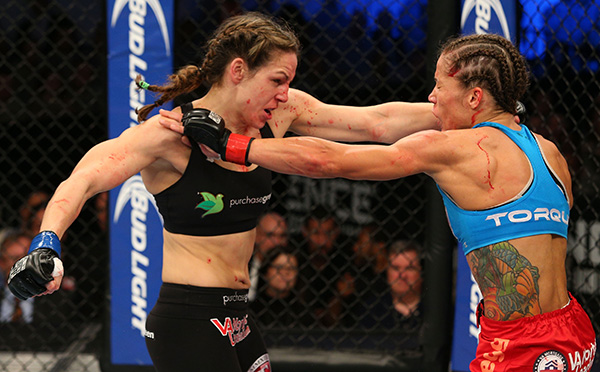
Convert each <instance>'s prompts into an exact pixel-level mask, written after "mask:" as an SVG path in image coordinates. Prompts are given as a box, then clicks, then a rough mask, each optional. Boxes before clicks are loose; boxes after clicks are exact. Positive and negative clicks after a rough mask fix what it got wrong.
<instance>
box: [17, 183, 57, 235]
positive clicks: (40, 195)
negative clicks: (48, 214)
mask: <svg viewBox="0 0 600 372" xmlns="http://www.w3.org/2000/svg"><path fill="white" fill-rule="evenodd" d="M49 200H50V194H49V193H47V192H46V191H43V190H35V191H33V192H32V193H30V194H29V196H28V197H27V200H25V202H24V203H23V205H22V206H21V208H20V209H19V216H20V217H21V222H20V228H21V229H22V230H23V231H26V232H28V233H29V234H33V235H31V236H35V235H36V234H37V233H39V227H40V223H41V220H40V216H37V217H36V216H35V215H36V214H38V212H39V210H40V209H41V208H45V206H46V204H48V201H49ZM42 214H43V212H42ZM36 227H37V229H38V231H33V229H35V228H36Z"/></svg>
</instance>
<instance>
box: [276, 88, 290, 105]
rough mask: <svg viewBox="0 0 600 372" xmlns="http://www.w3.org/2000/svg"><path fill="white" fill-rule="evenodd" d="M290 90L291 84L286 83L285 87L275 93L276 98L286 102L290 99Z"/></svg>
mask: <svg viewBox="0 0 600 372" xmlns="http://www.w3.org/2000/svg"><path fill="white" fill-rule="evenodd" d="M289 90H290V86H289V84H286V85H285V86H284V87H283V89H282V90H281V91H280V92H279V93H277V95H275V99H276V100H278V101H279V102H283V103H286V102H287V101H288V91H289Z"/></svg>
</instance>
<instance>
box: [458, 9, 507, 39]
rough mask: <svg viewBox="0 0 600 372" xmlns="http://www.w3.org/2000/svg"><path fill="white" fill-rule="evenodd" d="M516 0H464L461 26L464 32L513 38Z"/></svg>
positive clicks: (466, 33)
mask: <svg viewBox="0 0 600 372" xmlns="http://www.w3.org/2000/svg"><path fill="white" fill-rule="evenodd" d="M514 7H515V4H514V0H513V1H500V0H463V7H462V14H461V17H460V27H461V29H462V30H463V34H465V35H469V34H499V35H502V36H504V37H505V38H507V39H509V40H512V37H513V35H514V25H515V19H514V18H515V15H514V13H515V12H514Z"/></svg>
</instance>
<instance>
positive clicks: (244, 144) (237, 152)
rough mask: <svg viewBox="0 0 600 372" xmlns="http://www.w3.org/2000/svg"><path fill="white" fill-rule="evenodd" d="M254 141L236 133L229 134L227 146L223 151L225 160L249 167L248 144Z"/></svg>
mask: <svg viewBox="0 0 600 372" xmlns="http://www.w3.org/2000/svg"><path fill="white" fill-rule="evenodd" d="M252 141H254V138H252V137H248V136H244V135H241V134H237V133H231V134H230V135H229V138H228V140H227V146H226V150H225V160H226V161H229V162H232V163H237V164H244V165H246V166H248V165H250V163H248V153H249V152H250V144H251V143H252Z"/></svg>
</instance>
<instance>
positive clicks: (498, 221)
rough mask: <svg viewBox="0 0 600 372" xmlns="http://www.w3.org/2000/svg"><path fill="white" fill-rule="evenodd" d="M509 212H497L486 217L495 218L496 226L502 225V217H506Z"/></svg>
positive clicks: (488, 218)
mask: <svg viewBox="0 0 600 372" xmlns="http://www.w3.org/2000/svg"><path fill="white" fill-rule="evenodd" d="M507 214H508V213H506V212H504V213H496V214H492V215H490V216H487V218H486V219H485V220H486V221H487V220H494V222H495V223H496V226H500V225H502V223H501V222H500V217H504V216H506V215H507Z"/></svg>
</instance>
